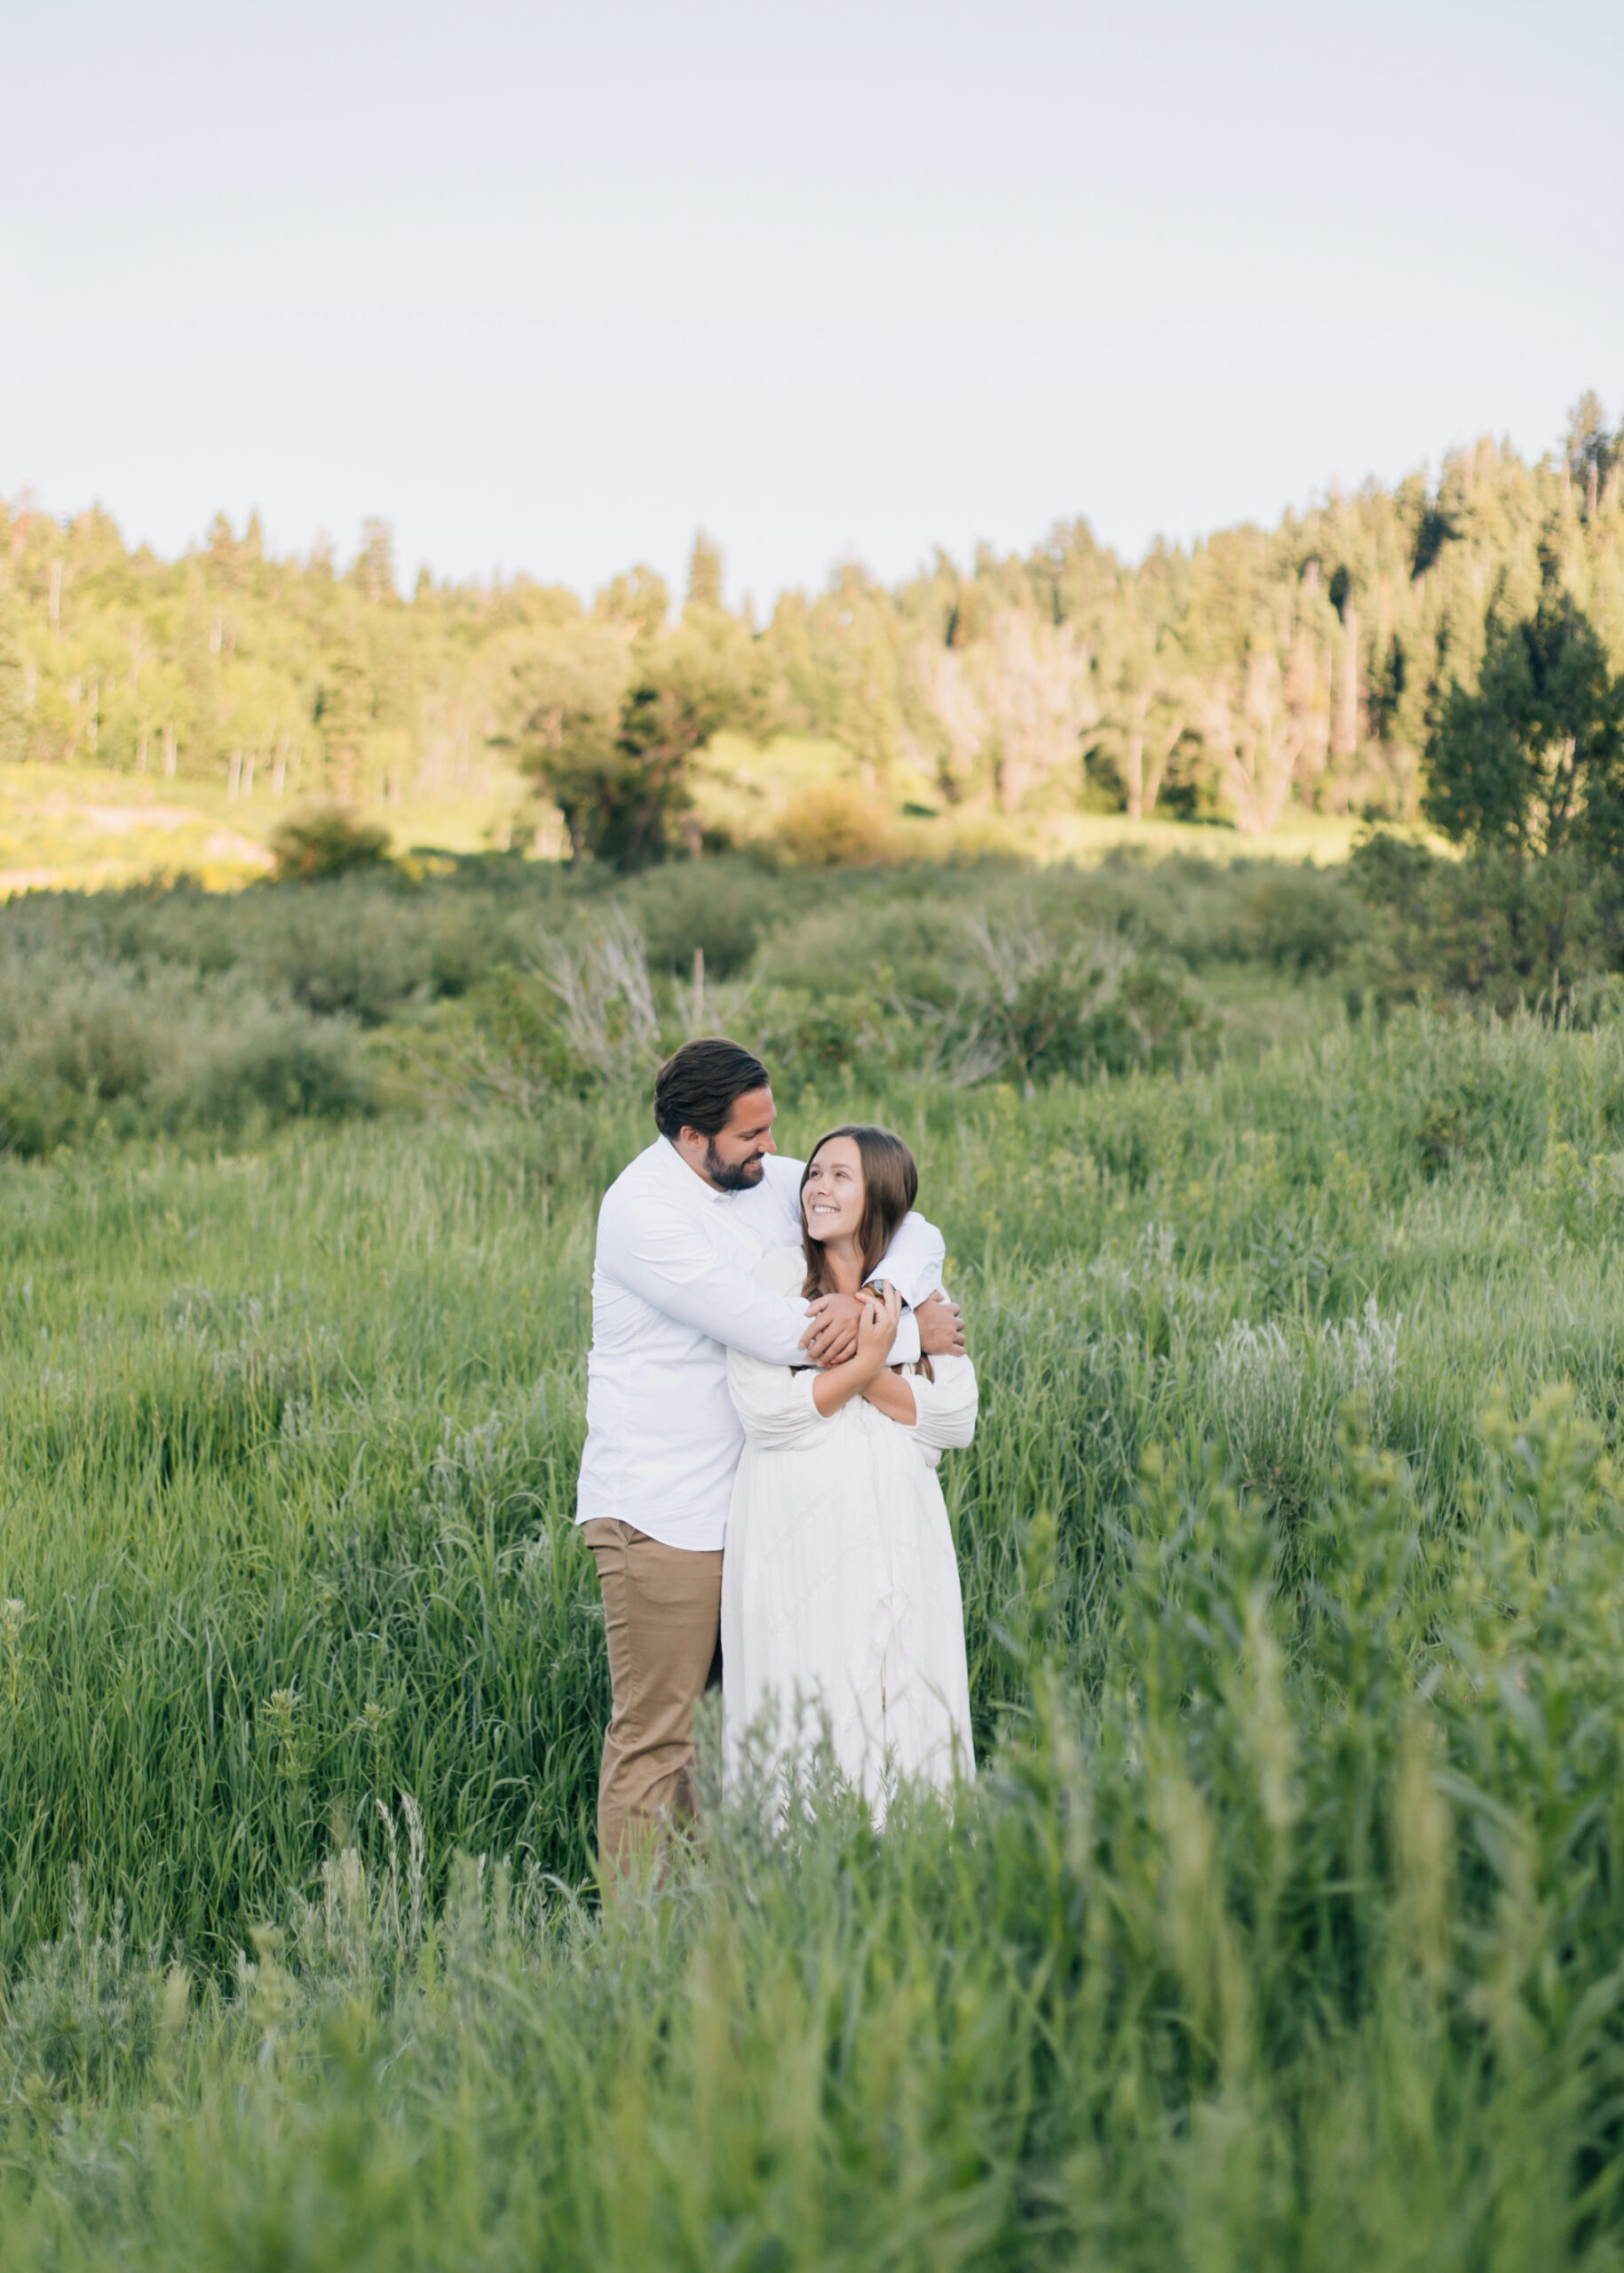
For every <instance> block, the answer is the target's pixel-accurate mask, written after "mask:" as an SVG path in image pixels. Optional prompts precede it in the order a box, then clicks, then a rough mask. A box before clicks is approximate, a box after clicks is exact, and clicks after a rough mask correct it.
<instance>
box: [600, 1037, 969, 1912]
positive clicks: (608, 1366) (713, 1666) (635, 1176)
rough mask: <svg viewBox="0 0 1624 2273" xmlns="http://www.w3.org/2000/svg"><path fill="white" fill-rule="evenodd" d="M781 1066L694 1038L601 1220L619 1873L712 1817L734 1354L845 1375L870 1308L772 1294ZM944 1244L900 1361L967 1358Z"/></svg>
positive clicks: (613, 1844)
mask: <svg viewBox="0 0 1624 2273" xmlns="http://www.w3.org/2000/svg"><path fill="white" fill-rule="evenodd" d="M775 1115H776V1108H775V1106H774V1105H773V1103H772V1089H771V1088H770V1087H769V1085H768V1081H767V1074H766V1069H765V1067H764V1065H762V1064H761V1062H760V1060H759V1059H758V1058H756V1057H752V1056H751V1055H750V1053H749V1050H748V1049H741V1048H740V1046H739V1044H738V1043H737V1042H733V1041H691V1042H688V1043H687V1044H686V1045H685V1047H684V1048H683V1049H679V1050H678V1051H677V1055H676V1056H675V1057H672V1058H670V1059H669V1060H668V1062H667V1063H666V1064H665V1065H662V1066H661V1069H660V1072H659V1074H658V1075H657V1077H656V1079H655V1082H654V1121H655V1125H656V1127H657V1128H658V1129H659V1130H660V1134H659V1136H658V1137H656V1138H655V1140H654V1143H653V1144H651V1145H650V1146H649V1148H648V1150H647V1151H646V1152H641V1153H639V1154H638V1158H637V1159H636V1160H633V1161H632V1163H631V1165H630V1168H626V1169H625V1170H624V1171H623V1173H622V1175H621V1176H619V1177H617V1179H616V1180H615V1182H614V1184H612V1185H611V1186H610V1187H609V1190H608V1192H606V1194H605V1197H604V1203H603V1206H602V1208H601V1209H600V1210H599V1212H598V1253H597V1257H596V1261H595V1263H594V1266H593V1271H592V1349H591V1354H590V1358H588V1360H587V1438H586V1448H585V1450H584V1452H583V1453H582V1461H581V1481H580V1486H579V1490H578V1494H577V1500H576V1517H575V1519H576V1521H577V1522H578V1523H579V1524H580V1525H582V1530H583V1532H584V1534H585V1538H586V1543H587V1545H588V1546H589V1547H590V1548H591V1550H592V1554H593V1556H594V1559H595V1560H596V1562H597V1564H598V1582H599V1584H600V1585H601V1587H602V1588H603V1598H604V1623H605V1627H606V1631H607V1634H608V1642H609V1678H610V1683H611V1685H612V1687H613V1690H614V1711H613V1713H612V1715H611V1717H610V1721H609V1727H608V1730H607V1733H606V1736H605V1738H604V1752H603V1767H602V1772H601V1775H600V1777H599V1780H598V1857H599V1860H600V1863H601V1865H602V1867H603V1869H604V1871H605V1873H610V1872H613V1871H614V1870H616V1869H618V1868H620V1867H621V1866H622V1865H624V1863H625V1862H626V1860H627V1859H628V1857H629V1855H630V1850H631V1849H632V1848H634V1847H635V1846H637V1845H638V1844H640V1843H646V1841H650V1840H652V1839H653V1837H654V1835H655V1834H656V1833H657V1830H658V1826H659V1825H660V1823H661V1820H662V1818H667V1817H680V1816H683V1815H685V1814H690V1813H692V1811H693V1787H692V1781H691V1771H692V1763H693V1709H694V1707H695V1705H696V1704H697V1703H698V1701H699V1699H700V1698H701V1695H702V1694H703V1692H704V1691H705V1689H706V1688H707V1687H708V1686H709V1684H710V1683H712V1682H713V1681H714V1680H715V1678H716V1677H717V1670H718V1668H717V1635H718V1628H719V1618H720V1610H721V1596H722V1542H723V1538H724V1535H725V1531H726V1528H727V1506H728V1501H729V1498H730V1496H731V1493H732V1490H733V1471H734V1469H736V1468H737V1466H738V1464H739V1455H740V1453H741V1449H742V1446H743V1443H744V1435H743V1431H742V1430H741V1428H740V1425H739V1421H738V1416H737V1415H736V1414H735V1413H734V1411H733V1400H732V1398H730V1397H729V1396H728V1393H727V1351H728V1350H729V1349H730V1348H731V1349H736V1350H748V1351H749V1353H750V1355H751V1356H752V1357H757V1358H765V1359H766V1360H767V1361H768V1362H769V1363H772V1364H781V1365H785V1366H794V1365H808V1364H812V1365H819V1366H829V1365H836V1364H838V1363H839V1362H840V1360H841V1359H842V1358H845V1357H847V1356H849V1355H850V1354H851V1352H852V1350H854V1349H855V1348H856V1346H857V1319H858V1315H859V1311H860V1303H859V1302H858V1301H857V1298H856V1297H855V1296H854V1295H824V1296H823V1297H821V1298H820V1300H819V1301H817V1302H815V1303H810V1304H808V1303H804V1302H802V1301H799V1300H797V1299H795V1298H793V1297H791V1296H788V1295H776V1294H772V1293H771V1292H769V1290H768V1289H767V1288H766V1287H761V1286H758V1285H757V1283H756V1280H755V1279H754V1277H753V1276H752V1273H753V1271H754V1269H755V1266H756V1263H757V1261H758V1260H759V1258H760V1257H761V1255H764V1253H765V1252H766V1251H767V1250H768V1249H769V1248H770V1247H782V1246H786V1245H789V1244H792V1243H794V1242H796V1241H797V1240H798V1239H799V1238H800V1235H801V1211H800V1182H801V1165H802V1164H801V1162H800V1161H799V1160H783V1159H780V1157H779V1156H778V1153H777V1149H776V1147H775V1146H774V1144H773V1142H772V1123H773V1120H774V1118H775ZM942 1261H943V1247H942V1240H941V1235H940V1233H939V1232H937V1231H936V1230H934V1229H933V1227H932V1226H931V1224H927V1223H925V1222H924V1221H923V1218H922V1217H920V1216H917V1215H915V1216H909V1217H908V1218H907V1222H906V1223H905V1224H903V1226H902V1229H901V1230H900V1231H899V1233H898V1235H897V1237H896V1239H894V1240H893V1242H892V1244H891V1249H890V1252H889V1253H888V1255H887V1256H886V1258H885V1275H886V1276H887V1278H888V1279H891V1281H892V1283H893V1284H894V1285H895V1286H896V1287H898V1289H899V1292H900V1294H901V1295H902V1299H903V1301H904V1303H907V1304H909V1305H910V1306H911V1311H912V1315H908V1314H907V1313H905V1315H904V1318H903V1321H902V1327H901V1329H900V1331H899V1334H898V1337H897V1342H896V1355H897V1358H898V1359H899V1361H904V1362H906V1361H907V1359H909V1358H916V1357H917V1356H918V1355H919V1354H920V1351H921V1350H922V1349H923V1350H924V1351H925V1352H927V1353H928V1354H931V1355H938V1354H941V1353H945V1352H947V1351H949V1350H963V1346H964V1338H963V1328H962V1325H961V1321H960V1318H959V1313H958V1311H957V1310H956V1309H955V1306H954V1305H953V1304H952V1303H949V1302H948V1300H947V1296H946V1295H944V1294H942V1293H941V1292H940V1291H939V1287H940V1279H941V1268H942Z"/></svg>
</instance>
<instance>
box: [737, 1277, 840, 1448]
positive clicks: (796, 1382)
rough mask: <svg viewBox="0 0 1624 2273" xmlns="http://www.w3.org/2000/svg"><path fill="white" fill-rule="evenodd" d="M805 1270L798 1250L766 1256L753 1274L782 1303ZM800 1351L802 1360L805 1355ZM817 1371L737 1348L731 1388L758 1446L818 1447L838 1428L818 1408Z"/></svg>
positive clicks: (758, 1284)
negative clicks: (776, 1362) (814, 1388)
mask: <svg viewBox="0 0 1624 2273" xmlns="http://www.w3.org/2000/svg"><path fill="white" fill-rule="evenodd" d="M803 1269H804V1263H803V1262H802V1258H801V1252H800V1249H799V1248H798V1247H794V1248H789V1247H785V1248H780V1250H779V1251H778V1252H777V1253H776V1254H772V1255H764V1257H763V1258H762V1260H761V1262H760V1263H758V1264H757V1267H756V1270H755V1271H754V1272H753V1273H752V1274H751V1279H752V1284H753V1285H754V1286H755V1287H757V1288H758V1289H764V1290H766V1291H768V1292H770V1293H772V1294H774V1295H778V1296H779V1297H780V1299H781V1298H782V1297H784V1296H785V1295H788V1294H789V1293H790V1291H791V1289H792V1288H796V1289H798V1287H799V1286H800V1280H801V1273H802V1271H803ZM800 1354H801V1353H800V1351H799V1350H796V1356H797V1357H799V1356H800ZM817 1378H818V1374H817V1369H816V1368H815V1367H814V1366H799V1367H792V1366H787V1365H773V1364H772V1362H771V1361H769V1360H765V1359H763V1358H756V1357H752V1356H751V1355H750V1354H749V1351H748V1350H741V1349H739V1348H737V1347H736V1346H735V1347H733V1348H732V1349H730V1350H728V1353H727V1388H728V1393H729V1395H730V1396H731V1397H732V1398H733V1408H734V1410H735V1411H736V1412H737V1414H738V1415H739V1418H740V1421H741V1422H742V1424H743V1428H744V1433H745V1435H746V1436H747V1437H749V1440H750V1442H751V1443H752V1444H753V1445H801V1444H806V1445H810V1444H815V1443H816V1442H817V1440H818V1438H819V1437H820V1435H821V1434H822V1433H823V1432H824V1431H825V1430H829V1429H832V1428H833V1427H834V1425H835V1423H834V1422H833V1421H832V1420H830V1419H827V1418H826V1417H825V1416H824V1414H821V1413H820V1412H819V1410H818V1408H817V1406H815V1405H814V1404H813V1403H812V1384H813V1383H814V1382H816V1380H817Z"/></svg>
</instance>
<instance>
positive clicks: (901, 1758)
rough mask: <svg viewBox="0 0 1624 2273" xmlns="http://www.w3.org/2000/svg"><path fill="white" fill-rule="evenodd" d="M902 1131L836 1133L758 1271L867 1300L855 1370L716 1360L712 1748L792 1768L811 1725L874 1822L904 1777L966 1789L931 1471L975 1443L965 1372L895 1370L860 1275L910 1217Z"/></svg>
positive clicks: (910, 1186)
mask: <svg viewBox="0 0 1624 2273" xmlns="http://www.w3.org/2000/svg"><path fill="white" fill-rule="evenodd" d="M918 1184H919V1173H918V1170H917V1168H915V1164H914V1156H913V1154H912V1153H911V1152H909V1151H908V1148H907V1145H906V1144H904V1143H903V1142H902V1140H901V1138H900V1137H893V1136H892V1135H891V1133H890V1131H889V1130H887V1129H875V1128H872V1127H869V1126H867V1125H855V1126H851V1127H847V1128H844V1129H831V1130H830V1131H829V1133H828V1136H827V1137H824V1138H823V1139H822V1140H821V1142H820V1144H819V1145H818V1147H817V1149H816V1151H815V1152H813V1154H812V1158H811V1160H809V1161H808V1162H807V1164H806V1168H805V1171H804V1174H803V1176H802V1178H801V1215H802V1225H803V1231H802V1245H801V1247H798V1248H797V1247H780V1248H779V1249H778V1250H777V1251H776V1252H775V1253H774V1254H772V1255H768V1256H766V1257H765V1259H764V1262H763V1263H762V1264H761V1266H760V1268H759V1270H758V1271H757V1277H758V1278H759V1279H761V1280H762V1282H763V1284H764V1285H766V1286H769V1287H774V1288H776V1289H778V1290H779V1291H780V1292H784V1293H795V1292H800V1293H802V1294H804V1295H807V1296H808V1297H809V1298H811V1297H813V1296H815V1295H823V1294H859V1293H861V1292H863V1291H864V1290H867V1293H868V1295H869V1300H868V1302H867V1307H866V1309H865V1311H864V1316H863V1322H862V1325H861V1327H860V1330H859V1334H858V1347H857V1355H856V1356H855V1357H854V1358H848V1359H847V1360H846V1362H845V1363H844V1365H839V1366H831V1367H829V1368H828V1371H826V1372H819V1371H817V1370H816V1369H810V1370H808V1369H804V1368H794V1369H792V1368H790V1367H789V1366H771V1365H767V1364H765V1363H764V1361H762V1360H761V1359H759V1358H749V1357H745V1356H743V1355H741V1353H740V1352H739V1351H738V1350H730V1351H729V1353H728V1359H727V1379H728V1386H729V1388H730V1389H731V1390H732V1391H733V1403H734V1404H735V1406H737V1407H738V1410H739V1417H740V1419H741V1422H743V1424H744V1432H745V1439H746V1441H745V1448H744V1454H743V1457H742V1459H741V1461H740V1463H739V1472H738V1476H737V1477H736V1479H735V1481H734V1485H733V1505H732V1508H731V1510H730V1512H729V1515H728V1520H727V1548H726V1553H725V1557H724V1559H723V1564H722V1679H723V1696H724V1727H725V1751H726V1758H727V1764H728V1770H729V1774H730V1778H733V1779H735V1780H736V1778H737V1777H738V1774H739V1771H740V1768H741V1762H742V1761H743V1760H744V1758H745V1757H746V1755H747V1751H748V1749H749V1743H750V1739H751V1738H752V1735H753V1734H756V1735H757V1736H759V1738H760V1739H761V1740H763V1741H764V1743H765V1745H766V1746H767V1748H768V1750H769V1754H770V1755H771V1757H772V1759H773V1760H774V1762H778V1763H780V1764H781V1763H783V1762H786V1761H787V1760H788V1759H792V1758H794V1759H799V1761H800V1762H802V1763H803V1764H804V1763H805V1762H807V1760H808V1759H809V1758H810V1755H811V1754H812V1750H813V1748H814V1746H815V1745H816V1744H817V1743H818V1742H819V1741H820V1738H821V1736H822V1734H823V1732H824V1730H825V1729H826V1728H827V1730H828V1736H829V1738H830V1740H831V1742H832V1746H833V1750H834V1755H835V1760H836V1764H837V1765H838V1767H839V1768H840V1770H841V1771H842V1773H843V1774H844V1776H845V1777H846V1778H848V1779H849V1780H850V1781H851V1782H852V1784H854V1785H856V1786H858V1787H860V1790H861V1791H862V1792H863V1794H865V1796H866V1797H867V1801H868V1802H869V1805H870V1808H871V1809H872V1810H873V1813H874V1817H875V1821H876V1823H877V1822H882V1821H883V1818H884V1813H885V1806H886V1802H887V1799H888V1797H889V1794H890V1793H891V1789H892V1788H893V1786H894V1785H895V1783H896V1781H897V1779H898V1778H900V1777H908V1778H923V1779H925V1780H927V1781H929V1782H930V1783H932V1784H934V1785H937V1786H939V1787H941V1788H944V1789H945V1788H947V1786H950V1785H951V1783H952V1782H953V1779H954V1778H955V1774H956V1775H958V1776H960V1777H963V1778H971V1777H973V1776H974V1774H975V1755H974V1754H973V1752H972V1750H971V1746H970V1681H969V1674H968V1670H967V1667H966V1664H965V1657H964V1613H963V1601H962V1598H961V1596H960V1593H959V1570H958V1563H957V1559H956V1557H955V1554H954V1547H953V1535H952V1532H951V1531H950V1530H949V1528H948V1524H947V1509H946V1507H945V1506H944V1505H943V1501H942V1494H941V1486H940V1485H939V1483H938V1482H937V1478H936V1467H937V1462H938V1461H939V1459H940V1457H941V1454H942V1452H943V1450H944V1449H945V1448H946V1447H947V1446H949V1445H967V1444H969V1442H970V1438H971V1437H973V1435H974V1434H975V1427H976V1376H975V1369H974V1367H973V1366H971V1365H970V1360H969V1358H931V1359H926V1360H924V1361H923V1362H922V1363H921V1364H920V1365H918V1366H891V1364H890V1358H891V1344H892V1342H894V1340H895V1339H896V1333H897V1320H898V1316H899V1309H900V1302H899V1296H898V1295H897V1292H896V1289H895V1288H894V1287H888V1286H886V1285H885V1284H884V1282H883V1281H875V1279H873V1278H872V1275H871V1274H872V1272H873V1271H874V1269H875V1264H876V1263H878V1262H879V1261H880V1259H881V1257H882V1256H883V1255H884V1253H885V1249H886V1247H887V1244H888V1242H889V1241H890V1239H891V1234H892V1232H894V1231H895V1230H896V1227H897V1225H898V1224H900V1223H901V1221H902V1219H903V1217H904V1216H906V1215H907V1211H908V1209H909V1208H911V1207H912V1206H913V1204H914V1199H915V1192H917V1190H918Z"/></svg>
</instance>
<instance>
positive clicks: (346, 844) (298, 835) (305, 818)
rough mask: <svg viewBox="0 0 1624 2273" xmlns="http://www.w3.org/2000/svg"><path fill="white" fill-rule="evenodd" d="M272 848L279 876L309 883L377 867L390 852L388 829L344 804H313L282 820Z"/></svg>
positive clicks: (284, 879) (273, 839)
mask: <svg viewBox="0 0 1624 2273" xmlns="http://www.w3.org/2000/svg"><path fill="white" fill-rule="evenodd" d="M271 850H272V851H273V853H274V854H275V856H276V874H277V875H278V877H279V878H281V880H282V881H284V882H287V881H289V879H293V880H297V882H299V883H310V882H312V881H313V879H314V878H316V877H318V876H340V875H346V874H347V873H348V872H349V871H350V870H351V869H352V868H372V867H376V866H377V864H378V862H379V861H380V860H382V859H384V856H385V854H386V853H387V852H388V850H389V831H388V830H387V829H386V828H379V827H378V826H377V824H376V822H374V821H366V820H360V819H358V818H357V816H356V815H355V814H354V813H353V812H350V811H349V810H348V808H347V807H345V806H344V805H338V804H322V805H312V806H309V807H307V808H306V810H305V812H302V813H294V814H293V815H291V816H290V817H289V819H288V820H285V821H284V822H283V823H282V825H281V828H279V829H278V830H277V832H276V834H275V836H273V838H272V839H271Z"/></svg>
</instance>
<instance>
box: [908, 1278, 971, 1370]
mask: <svg viewBox="0 0 1624 2273" xmlns="http://www.w3.org/2000/svg"><path fill="white" fill-rule="evenodd" d="M914 1316H915V1318H916V1319H918V1321H919V1346H920V1348H921V1350H923V1352H924V1354H925V1356H926V1357H927V1358H962V1357H963V1355H964V1318H963V1312H962V1311H961V1310H960V1309H959V1306H958V1304H957V1303H950V1302H949V1301H948V1299H947V1295H945V1294H944V1293H943V1291H942V1289H941V1288H940V1287H938V1288H937V1290H936V1292H935V1293H934V1294H933V1295H931V1297H930V1299H929V1301H928V1302H923V1303H920V1305H919V1308H918V1309H917V1310H916V1311H915V1312H914Z"/></svg>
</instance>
